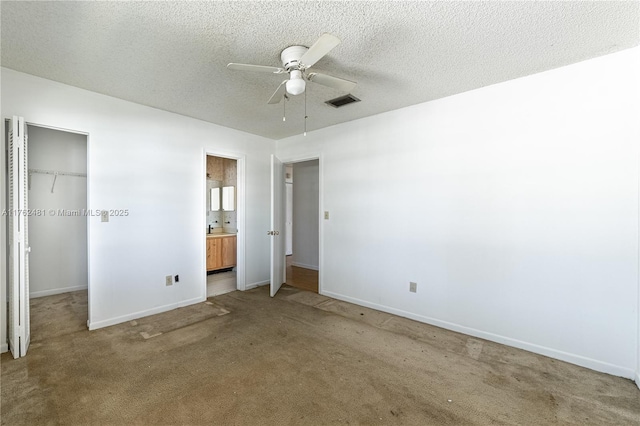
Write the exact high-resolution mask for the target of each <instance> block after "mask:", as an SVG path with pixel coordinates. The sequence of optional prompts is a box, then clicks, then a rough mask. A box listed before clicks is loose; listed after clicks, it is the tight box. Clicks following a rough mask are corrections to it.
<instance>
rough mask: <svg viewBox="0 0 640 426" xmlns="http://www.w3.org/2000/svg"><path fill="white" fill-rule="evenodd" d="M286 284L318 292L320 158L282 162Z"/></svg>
mask: <svg viewBox="0 0 640 426" xmlns="http://www.w3.org/2000/svg"><path fill="white" fill-rule="evenodd" d="M285 185H286V201H285V202H286V214H285V225H286V226H285V247H286V253H285V254H286V272H285V277H286V280H285V283H286V284H288V285H290V286H292V287H296V288H299V289H302V290H307V291H312V292H314V293H318V271H319V234H320V232H319V219H318V216H319V211H320V169H319V160H317V159H315V160H309V161H301V162H295V163H288V164H286V165H285Z"/></svg>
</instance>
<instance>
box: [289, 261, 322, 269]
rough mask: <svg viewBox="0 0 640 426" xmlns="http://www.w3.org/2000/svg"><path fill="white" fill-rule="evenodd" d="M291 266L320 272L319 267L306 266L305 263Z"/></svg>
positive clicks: (293, 263) (292, 263)
mask: <svg viewBox="0 0 640 426" xmlns="http://www.w3.org/2000/svg"><path fill="white" fill-rule="evenodd" d="M291 266H297V267H298V268H304V269H312V270H314V271H317V270H319V268H318V267H317V266H313V265H305V264H304V263H298V262H291Z"/></svg>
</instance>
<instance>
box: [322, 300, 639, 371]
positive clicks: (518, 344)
mask: <svg viewBox="0 0 640 426" xmlns="http://www.w3.org/2000/svg"><path fill="white" fill-rule="evenodd" d="M320 294H322V295H323V296H328V297H331V298H334V299H338V300H343V301H345V302H349V303H354V304H356V305H360V306H365V307H367V308H371V309H375V310H378V311H382V312H387V313H390V314H394V315H398V316H401V317H405V318H409V319H412V320H415V321H419V322H423V323H426V324H431V325H435V326H437V327H441V328H445V329H447V330H452V331H456V332H459V333H463V334H466V335H469V336H474V337H479V338H481V339H485V340H490V341H492V342H497V343H501V344H503V345H507V346H513V347H515V348H519V349H524V350H526V351H529V352H533V353H537V354H540V355H545V356H548V357H551V358H555V359H559V360H561V361H566V362H569V363H571V364H576V365H579V366H581V367H586V368H590V369H592V370H596V371H600V372H602V373H607V374H611V375H614V376H620V377H624V378H627V379H633V377H634V374H636V373H635V372H634V371H633V370H632V369H630V368H625V367H622V366H619V365H613V364H609V363H607V362H602V361H598V360H595V359H592V358H587V357H584V356H581V355H576V354H572V353H568V352H563V351H559V350H557V349H552V348H548V347H545V346H540V345H536V344H534V343H529V342H523V341H521V340H516V339H512V338H510V337H505V336H500V335H498V334H493V333H488V332H486V331H482V330H477V329H475V328H470V327H465V326H462V325H459V324H455V323H451V322H447V321H442V320H438V319H435V318H430V317H425V316H422V315H416V314H414V313H411V312H407V311H403V310H401V309H395V308H391V307H388V306H383V305H378V304H376V303H370V302H367V301H364V300H360V299H356V298H353V297H349V296H344V295H341V294H337V293H333V292H330V291H326V292H320ZM636 376H637V374H636ZM636 383H637V382H636Z"/></svg>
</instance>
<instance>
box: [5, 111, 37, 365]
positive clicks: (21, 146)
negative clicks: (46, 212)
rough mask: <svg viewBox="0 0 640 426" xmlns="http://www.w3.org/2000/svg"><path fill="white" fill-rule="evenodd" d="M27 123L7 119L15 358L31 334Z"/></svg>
mask: <svg viewBox="0 0 640 426" xmlns="http://www.w3.org/2000/svg"><path fill="white" fill-rule="evenodd" d="M27 139H28V137H27V126H26V124H25V122H24V118H22V117H16V116H14V117H13V119H12V120H11V121H10V123H9V146H8V150H7V151H8V166H9V170H8V175H9V176H8V177H9V188H8V192H9V194H8V198H9V200H8V201H9V268H8V269H9V282H8V285H9V348H10V350H11V354H12V355H13V357H14V358H18V357H21V356H25V355H26V354H27V349H28V348H29V340H30V338H31V331H30V324H29V252H30V251H31V248H30V247H29V233H28V225H29V220H28V219H29V216H28V193H27V191H28V185H27V182H28V178H29V170H28V166H27Z"/></svg>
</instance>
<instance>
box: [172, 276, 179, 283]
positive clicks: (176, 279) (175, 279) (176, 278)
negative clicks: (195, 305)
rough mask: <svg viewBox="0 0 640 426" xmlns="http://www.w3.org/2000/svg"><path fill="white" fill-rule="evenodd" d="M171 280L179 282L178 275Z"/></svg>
mask: <svg viewBox="0 0 640 426" xmlns="http://www.w3.org/2000/svg"><path fill="white" fill-rule="evenodd" d="M173 280H174V281H175V282H177V283H179V282H180V275H176V276H175V277H173Z"/></svg>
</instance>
